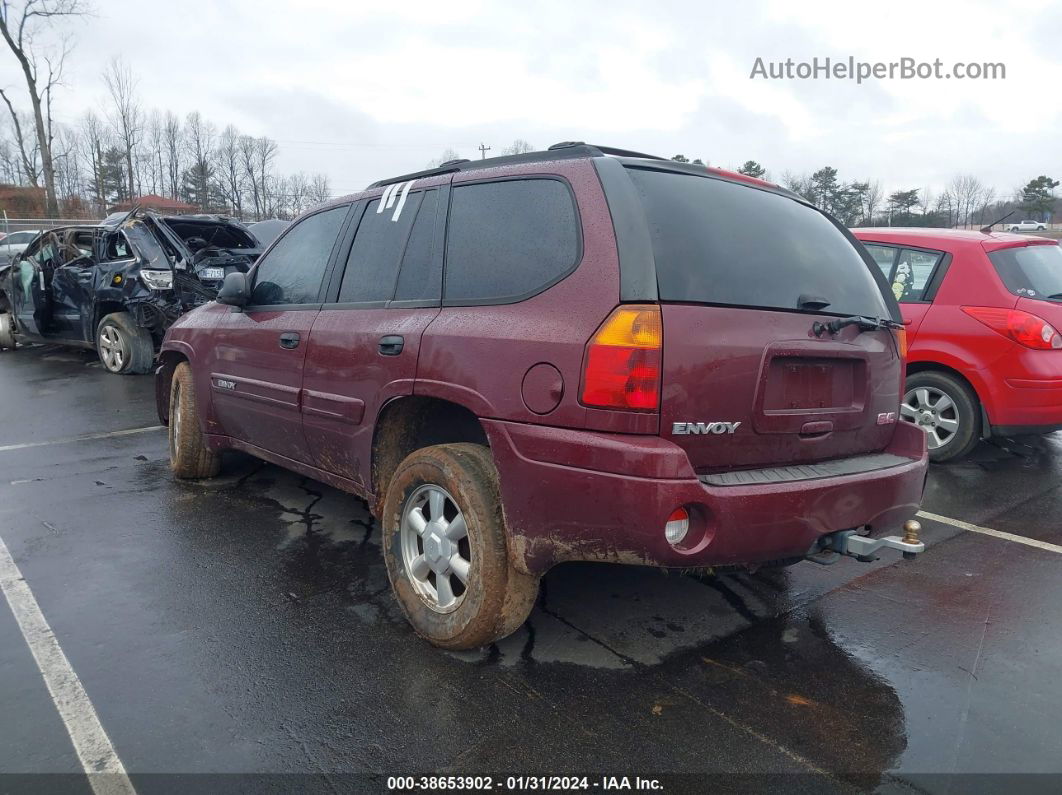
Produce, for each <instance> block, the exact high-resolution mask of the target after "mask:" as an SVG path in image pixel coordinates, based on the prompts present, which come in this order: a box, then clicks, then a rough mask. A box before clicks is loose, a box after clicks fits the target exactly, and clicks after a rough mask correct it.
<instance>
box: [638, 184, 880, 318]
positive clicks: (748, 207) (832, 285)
mask: <svg viewBox="0 0 1062 795" xmlns="http://www.w3.org/2000/svg"><path fill="white" fill-rule="evenodd" d="M629 173H630V175H631V179H632V180H633V181H634V184H635V187H636V188H637V189H638V191H639V193H640V194H641V198H642V203H643V205H644V207H645V212H646V217H647V220H648V222H649V229H650V233H651V236H652V240H653V253H654V256H655V259H656V273H657V283H658V288H659V291H660V298H661V300H664V301H691V302H699V303H710V304H723V305H727V306H748V307H763V308H768V309H798V308H799V302H800V297H801V296H802V295H803V296H808V297H816V298H822V299H824V300H826V301H828V302H829V305H828V306H827V307H826V308H825V309H824V310H822V311H824V312H826V313H828V314H839V315H866V316H869V317H889V316H890V312H889V309H888V308H887V305H886V303H885V299H884V297H883V296H882V293H881V290H880V288H879V287H878V284H877V282H876V281H875V280H874V277H873V276H872V275H871V272H870V268H869V267H868V266H867V264H866V262H865V261H864V260H863V258H862V257H861V256H860V254H859V252H858V251H857V250H856V248H855V246H853V245H852V244H851V243H850V242H849V241H848V239H847V238H846V237H845V236H844V234H842V232H841V231H840V230H839V229H837V227H835V226H834V225H833V223H831V222H830V220H829V219H828V218H827V217H826V216H824V215H823V214H822V213H820V212H818V211H817V210H815V209H813V208H811V207H808V206H806V205H804V204H801V203H800V202H798V201H795V200H793V199H789V198H787V197H785V196H779V195H777V194H774V193H770V192H768V191H764V190H759V189H756V188H750V187H747V186H744V185H735V184H733V183H730V182H726V181H724V180H719V179H712V178H709V177H699V176H696V175H689V174H676V173H668V172H663V171H651V170H647V169H629Z"/></svg>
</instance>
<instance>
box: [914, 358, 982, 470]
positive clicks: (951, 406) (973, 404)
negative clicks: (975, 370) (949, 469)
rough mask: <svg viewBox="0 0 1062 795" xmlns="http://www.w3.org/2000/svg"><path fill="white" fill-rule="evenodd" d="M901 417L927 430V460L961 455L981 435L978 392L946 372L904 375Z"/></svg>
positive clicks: (945, 459) (948, 459)
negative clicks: (905, 379) (976, 393)
mask: <svg viewBox="0 0 1062 795" xmlns="http://www.w3.org/2000/svg"><path fill="white" fill-rule="evenodd" d="M900 417H901V419H904V420H907V421H908V422H912V423H914V424H915V425H919V426H920V427H922V428H923V430H925V431H926V433H927V435H928V445H929V460H930V461H936V462H941V461H954V460H955V459H957V458H961V457H962V456H964V455H966V454H967V453H969V452H970V451H971V450H972V449H973V448H974V446H975V445H976V444H977V442H978V441H979V440H980V438H981V404H980V402H979V401H978V400H977V395H975V394H974V393H973V390H971V389H970V387H968V386H967V385H966V384H965V383H963V382H962V381H960V380H959V379H958V378H955V377H954V376H951V375H948V374H947V373H940V372H935V371H932V370H927V371H924V372H921V373H915V374H913V375H909V376H907V382H906V384H905V386H904V396H903V403H902V404H901V405H900Z"/></svg>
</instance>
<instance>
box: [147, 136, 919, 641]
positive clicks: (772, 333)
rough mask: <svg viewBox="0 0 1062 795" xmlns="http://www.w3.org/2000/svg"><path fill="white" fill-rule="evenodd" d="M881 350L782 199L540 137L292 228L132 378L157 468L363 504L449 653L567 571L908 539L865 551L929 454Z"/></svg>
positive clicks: (890, 349)
mask: <svg viewBox="0 0 1062 795" xmlns="http://www.w3.org/2000/svg"><path fill="white" fill-rule="evenodd" d="M749 218H757V219H759V220H760V225H758V226H755V227H750V226H749V225H748V223H747V219H749ZM903 352H904V330H903V326H902V324H901V323H900V321H899V308H898V306H897V305H896V302H895V300H894V299H893V297H892V294H891V293H890V292H889V289H888V283H887V282H886V281H885V279H884V277H883V276H882V274H881V272H880V271H878V269H877V268H876V267H875V266H874V263H873V261H872V260H871V259H870V258H869V257H868V256H867V255H866V252H865V251H864V250H863V248H862V247H861V246H860V245H859V244H858V243H857V242H856V241H855V239H854V238H853V237H852V236H851V234H850V233H849V232H848V230H847V229H845V228H844V227H843V226H841V225H839V224H838V223H837V222H836V221H835V220H834V219H832V218H830V217H829V216H827V215H825V214H824V213H822V212H821V211H819V210H818V209H816V208H815V207H813V206H811V205H810V204H808V203H807V202H806V201H805V200H803V199H801V198H800V197H799V196H795V195H793V194H791V193H788V192H787V191H784V190H782V189H781V188H779V187H777V186H775V185H770V184H768V183H766V182H762V181H760V180H753V179H749V178H748V177H744V176H743V175H740V174H732V173H729V172H723V171H719V170H717V169H708V168H705V167H704V166H696V165H692V164H679V163H674V162H672V161H669V160H663V159H659V158H651V157H648V156H635V155H634V154H633V153H630V152H622V151H617V150H612V149H606V148H602V147H593V146H587V145H583V144H560V145H557V146H556V147H553V148H552V149H551V150H550V151H546V152H533V153H528V154H524V155H519V156H512V157H502V158H494V159H491V160H478V161H475V162H468V161H457V162H454V163H447V164H444V165H443V166H442V167H440V168H438V169H433V170H431V171H425V172H420V173H417V174H409V175H406V176H402V177H395V178H392V179H388V180H384V181H382V182H380V183H377V184H375V185H373V186H371V187H370V188H369V189H368V190H366V191H365V192H363V193H359V194H356V195H353V196H348V197H345V198H342V199H337V200H335V201H333V202H331V203H329V204H327V205H325V206H323V207H320V208H317V209H315V210H313V211H311V212H309V213H307V214H306V215H304V216H302V217H301V218H299V219H297V220H295V221H294V222H293V223H292V225H291V226H290V227H289V228H288V229H286V230H285V231H284V232H283V233H282V234H281V235H280V237H278V238H277V240H276V241H275V242H274V243H273V244H272V246H271V247H270V248H269V249H268V250H267V251H266V252H265V253H264V254H263V256H262V257H261V258H260V259H259V261H258V263H257V264H256V266H255V268H254V270H253V271H252V272H251V273H249V274H246V275H245V274H231V275H230V276H229V277H227V278H226V282H225V286H224V287H223V289H222V290H221V292H220V293H219V295H218V301H217V302H216V303H212V304H209V305H207V306H205V307H203V308H201V309H199V310H196V311H193V312H191V313H189V314H187V315H185V316H183V317H182V318H181V319H180V320H179V321H178V322H177V323H176V324H174V326H173V327H171V329H170V331H169V333H168V334H167V336H166V341H165V343H164V344H163V346H162V354H161V367H160V369H159V371H158V376H157V381H156V384H157V398H158V405H159V416H160V417H161V418H162V420H163V422H166V423H168V424H169V426H170V455H171V465H172V467H173V469H174V472H175V473H176V474H177V476H178V477H205V476H209V475H212V474H214V473H216V472H217V471H218V453H219V452H220V451H221V450H225V449H238V450H243V451H245V452H249V453H252V454H253V455H256V456H259V457H261V458H263V459H266V460H268V461H272V462H275V463H277V464H280V465H281V466H285V467H288V468H290V469H292V470H295V471H297V472H300V473H303V474H305V475H307V476H309V477H313V478H316V479H318V480H322V481H325V482H327V483H330V484H333V485H334V486H336V487H338V488H341V489H345V490H348V491H351V492H354V493H356V494H360V495H362V496H364V497H365V498H366V499H367V500H368V501H369V504H370V506H371V508H372V511H373V512H374V514H375V515H376V517H377V518H378V519H379V520H380V525H381V530H382V546H383V553H384V558H385V561H386V563H387V570H388V574H389V576H390V578H391V584H392V587H393V589H394V592H395V596H396V598H397V599H398V601H399V602H400V604H401V605H402V608H403V609H404V610H405V613H406V615H407V616H408V617H409V620H410V622H411V623H412V625H413V626H414V628H415V629H416V631H417V632H419V633H420V634H421V635H423V636H424V637H426V638H428V639H429V640H431V641H432V642H433V643H436V644H438V645H440V646H446V647H449V648H468V647H471V646H479V645H482V644H485V643H489V642H490V641H492V640H494V639H496V638H499V637H502V636H504V635H506V634H508V633H510V632H512V631H513V630H515V629H516V628H517V627H518V626H520V624H522V623H523V621H524V618H525V617H526V616H527V614H528V612H529V611H530V610H531V607H532V606H533V604H534V601H535V595H536V593H537V591H538V582H539V577H541V575H542V574H543V573H545V572H546V571H547V570H548V569H549V568H550V567H551V566H553V565H555V564H557V563H561V562H564V561H571V560H585V561H610V562H615V563H634V564H642V565H652V566H666V567H674V568H702V567H707V566H716V565H735V564H738V565H751V566H759V565H771V564H780V563H789V562H792V561H794V560H796V561H799V560H801V559H803V558H804V557H805V556H812V557H813V559H816V560H818V561H820V562H832V561H833V560H836V559H837V558H838V557H839V556H840V555H841V554H847V555H850V556H853V557H856V558H859V559H860V560H872V559H873V558H874V555H873V553H874V551H875V550H877V549H879V548H880V547H881V546H882V545H885V546H889V547H892V548H893V549H896V550H899V551H900V552H903V553H904V554H905V555H913V554H915V553H917V552H920V551H921V550H922V549H923V546H922V544H921V543H920V542H918V541H917V538H916V537H914V530H915V528H914V526H913V523H912V524H909V525H908V527H907V529H908V531H910V532H909V533H908V534H907V535H906V537H905V539H900V538H890V539H883V538H880V537H879V536H881V535H882V533H884V532H887V531H888V530H890V529H895V528H897V527H898V526H899V525H901V524H902V523H904V522H905V520H910V519H911V517H912V516H913V515H914V514H915V512H916V511H917V510H918V504H919V502H920V500H921V497H922V489H923V486H924V483H925V475H926V469H927V459H926V442H925V434H924V433H923V432H922V431H920V430H919V429H917V428H915V427H914V426H912V425H908V424H907V423H902V422H898V420H897V412H898V410H899V406H900V393H901V387H902V384H903V377H904V373H903ZM871 533H872V534H873V535H871Z"/></svg>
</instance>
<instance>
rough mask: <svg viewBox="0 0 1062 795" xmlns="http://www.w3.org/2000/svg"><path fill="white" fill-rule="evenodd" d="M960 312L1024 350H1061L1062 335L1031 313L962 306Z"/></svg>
mask: <svg viewBox="0 0 1062 795" xmlns="http://www.w3.org/2000/svg"><path fill="white" fill-rule="evenodd" d="M962 311H963V312H965V313H966V314H968V315H969V316H970V317H972V318H973V319H974V320H979V321H980V322H982V323H984V324H985V325H986V326H988V327H989V328H990V329H992V330H993V331H995V332H998V333H1000V334H1002V335H1003V336H1004V337H1010V338H1011V339H1012V340H1014V341H1015V342H1017V343H1020V344H1022V345H1024V346H1025V347H1026V348H1035V349H1037V350H1042V351H1049V350H1058V349H1059V348H1062V335H1060V334H1059V333H1058V331H1057V329H1055V327H1054V326H1052V325H1051V324H1050V323H1048V322H1047V321H1046V320H1044V319H1043V318H1042V317H1037V316H1036V315H1034V314H1032V313H1031V312H1023V311H1022V310H1020V309H1000V308H998V307H993V306H964V307H963V308H962Z"/></svg>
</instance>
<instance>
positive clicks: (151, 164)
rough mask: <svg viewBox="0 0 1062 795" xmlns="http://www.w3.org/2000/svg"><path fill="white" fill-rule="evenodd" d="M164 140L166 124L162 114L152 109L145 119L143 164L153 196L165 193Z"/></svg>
mask: <svg viewBox="0 0 1062 795" xmlns="http://www.w3.org/2000/svg"><path fill="white" fill-rule="evenodd" d="M165 140H166V122H165V121H164V120H163V117H162V114H161V113H159V112H158V110H156V109H154V108H152V110H151V112H150V113H149V114H148V117H147V146H146V151H145V152H144V162H145V163H147V171H148V175H149V176H150V178H151V192H152V193H155V194H158V193H165V191H166V188H165V185H166V167H165V166H164V165H163V162H162V156H163V150H164V149H165V146H164V143H165Z"/></svg>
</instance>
